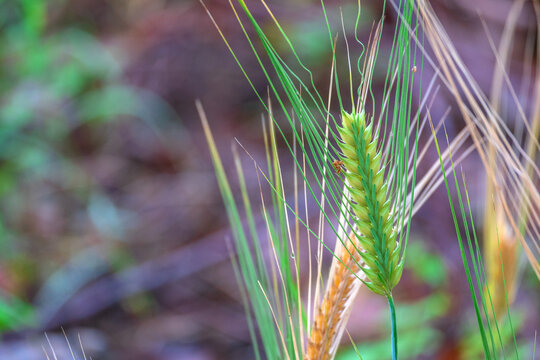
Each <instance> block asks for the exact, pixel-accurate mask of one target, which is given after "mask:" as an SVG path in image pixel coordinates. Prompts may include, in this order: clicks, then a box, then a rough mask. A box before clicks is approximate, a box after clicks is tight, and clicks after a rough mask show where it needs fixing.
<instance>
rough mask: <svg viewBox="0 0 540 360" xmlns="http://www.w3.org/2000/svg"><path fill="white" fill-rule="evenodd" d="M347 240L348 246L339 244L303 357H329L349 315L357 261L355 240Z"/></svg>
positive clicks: (314, 359) (318, 359) (313, 359)
mask: <svg viewBox="0 0 540 360" xmlns="http://www.w3.org/2000/svg"><path fill="white" fill-rule="evenodd" d="M350 240H351V241H350V242H349V244H348V246H347V247H345V246H341V248H340V252H339V254H336V256H337V258H335V260H334V269H333V271H332V272H331V276H330V279H329V282H328V287H327V289H326V292H325V294H324V297H323V300H322V302H321V304H320V306H319V307H318V309H317V313H316V314H315V320H314V323H313V328H312V330H311V334H310V337H309V340H308V348H307V351H306V356H305V357H304V358H305V360H329V359H332V358H333V355H334V354H335V350H336V349H337V345H338V344H337V343H338V340H339V338H340V337H341V331H340V330H341V328H342V326H344V325H345V324H344V323H345V321H346V320H347V317H348V314H349V311H348V310H350V306H348V305H349V304H350V303H352V300H354V298H355V296H356V294H357V292H358V291H357V290H358V288H359V286H357V285H358V284H360V283H359V281H358V280H357V278H356V277H357V275H356V272H358V270H359V266H358V264H359V262H360V261H361V258H360V255H359V253H358V251H357V250H356V249H357V248H358V243H355V237H354V236H351V239H350ZM351 254H352V255H353V256H351ZM337 259H340V260H341V261H339V260H337Z"/></svg>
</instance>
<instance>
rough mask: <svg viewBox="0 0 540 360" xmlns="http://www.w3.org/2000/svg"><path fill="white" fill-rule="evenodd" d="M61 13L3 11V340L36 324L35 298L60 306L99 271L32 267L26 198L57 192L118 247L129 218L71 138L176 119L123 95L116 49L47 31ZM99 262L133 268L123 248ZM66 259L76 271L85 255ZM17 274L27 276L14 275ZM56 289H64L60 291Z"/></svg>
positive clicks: (144, 95)
mask: <svg viewBox="0 0 540 360" xmlns="http://www.w3.org/2000/svg"><path fill="white" fill-rule="evenodd" d="M64 3H65V2H64V1H58V0H57V1H45V0H24V1H0V61H1V63H2V66H1V67H0V124H1V125H0V210H1V213H2V216H1V218H0V264H1V266H0V280H1V279H2V278H6V279H7V280H5V281H4V282H2V281H0V290H3V291H1V292H0V332H1V331H2V330H7V329H16V328H18V327H20V326H23V325H29V324H31V323H33V322H34V321H35V319H33V316H34V315H33V310H32V305H30V304H29V302H30V298H31V297H32V293H33V292H35V291H36V288H37V289H38V290H40V291H39V292H41V294H47V296H49V299H48V301H49V302H51V301H55V300H57V302H58V304H61V300H62V299H63V300H65V299H66V296H67V294H72V293H73V292H74V291H76V290H77V289H79V288H80V286H82V285H83V284H84V283H86V282H87V281H88V280H89V279H91V278H94V277H96V276H100V275H101V274H103V271H104V270H103V268H100V269H94V268H92V269H91V271H88V272H86V273H84V274H83V273H81V274H78V273H72V275H73V276H67V274H69V273H70V271H71V270H70V269H73V268H74V264H73V263H72V262H70V263H69V264H67V265H66V266H65V267H64V268H62V267H60V269H59V270H58V268H59V266H60V265H61V264H57V263H55V260H54V259H51V260H49V259H48V261H49V264H47V263H39V264H38V262H39V259H35V258H33V257H32V256H31V255H30V254H29V249H32V248H34V249H35V248H36V241H38V240H37V239H32V238H29V237H30V236H31V235H28V234H27V233H26V232H25V231H24V230H23V229H22V227H23V225H21V220H20V219H24V218H25V216H26V215H25V210H26V209H27V208H28V207H29V206H30V207H32V204H28V203H27V201H28V199H27V197H26V196H27V194H25V192H26V191H27V189H28V188H34V189H35V188H40V187H42V186H43V184H44V183H47V184H55V186H56V188H57V189H63V190H62V191H65V194H64V195H62V196H66V197H70V198H74V199H75V202H76V203H77V204H79V206H80V208H81V210H82V211H83V212H85V216H86V217H88V218H89V219H90V221H91V222H92V223H93V224H94V226H95V228H96V229H97V231H98V233H99V234H100V235H101V236H102V237H103V238H105V239H113V240H122V239H123V236H124V234H125V232H124V230H125V227H126V226H127V225H126V220H125V219H126V218H127V215H129V214H126V213H125V211H123V210H122V209H119V208H118V207H117V206H116V205H115V204H114V202H113V201H112V200H111V199H110V198H109V197H108V196H107V194H106V192H105V191H104V190H103V189H101V188H100V187H99V184H96V183H95V181H94V180H93V179H92V176H91V175H92V174H88V173H87V171H88V170H85V169H84V167H83V166H82V165H81V164H80V160H79V158H78V156H84V155H85V154H84V150H82V152H83V153H82V154H79V153H76V151H75V150H74V149H73V145H71V144H72V143H73V141H75V142H76V141H77V140H76V139H75V140H74V139H73V134H74V132H75V131H76V130H77V129H78V128H80V127H81V126H85V127H86V131H87V132H88V133H90V134H91V135H89V136H94V137H95V136H97V137H99V136H100V134H102V133H103V131H104V127H107V126H109V124H112V123H113V122H116V121H117V120H119V119H124V118H128V119H129V118H138V119H140V120H142V121H144V122H145V123H146V124H148V126H149V127H150V129H151V130H152V131H154V132H156V131H157V126H156V121H162V120H163V119H172V118H173V117H174V112H173V111H172V110H171V109H170V108H169V107H168V105H166V104H165V103H164V101H163V100H161V99H160V98H159V97H157V96H155V95H153V94H150V93H148V92H145V91H143V90H140V89H136V88H133V87H130V86H127V85H125V83H124V81H123V79H122V75H123V66H124V64H123V63H122V61H121V60H120V59H121V58H122V57H121V56H119V55H121V54H119V49H116V48H109V47H107V46H105V45H104V44H103V43H102V42H100V41H99V39H97V38H96V37H95V36H93V35H92V34H91V33H89V32H87V31H85V30H83V29H82V26H81V27H79V26H77V25H76V24H71V23H69V24H63V23H61V19H60V20H58V19H55V24H50V23H49V22H50V18H51V10H52V9H53V8H54V7H58V6H61V5H63V4H64ZM75 146H76V144H75ZM68 211H70V210H69V209H68ZM28 221H31V220H28ZM37 247H39V244H37ZM90 250H91V251H94V250H95V249H94V250H92V249H90ZM66 251H69V250H66ZM97 252H98V253H100V254H102V253H103V252H100V251H97ZM34 253H35V251H34ZM104 253H105V254H106V255H105V258H107V256H109V258H108V259H107V263H108V266H109V267H111V266H112V267H113V268H117V267H118V265H119V264H129V263H131V261H130V260H129V256H128V255H127V254H126V253H125V251H124V250H123V246H121V245H115V244H113V245H111V249H108V250H106V251H105V252H104ZM72 255H73V261H76V260H77V259H79V260H81V261H83V260H84V257H85V255H87V253H86V252H85V251H84V250H83V251H82V253H81V254H80V255H82V256H76V255H77V254H72ZM72 255H70V257H71V256H72ZM126 258H128V260H126ZM97 263H100V262H99V261H98V262H97ZM21 264H25V265H24V268H25V269H28V271H21ZM78 265H80V264H77V266H78ZM83 265H84V264H83ZM37 267H40V270H39V271H38V272H36V271H35V269H36V268H37ZM44 268H45V269H46V270H47V271H45V272H44V271H42V270H43V269H44ZM32 269H34V270H32ZM81 269H85V266H82V267H81ZM62 274H63V275H62ZM40 277H41V278H40ZM49 277H50V278H49ZM55 279H56V280H57V279H62V280H61V283H60V285H59V286H56V285H54V284H57V285H58V282H57V281H56V280H55ZM42 282H43V283H44V285H43V288H41V289H39V288H40V287H41V283H42ZM60 288H61V289H60ZM54 289H56V290H54ZM8 293H9V295H8ZM38 298H39V295H38Z"/></svg>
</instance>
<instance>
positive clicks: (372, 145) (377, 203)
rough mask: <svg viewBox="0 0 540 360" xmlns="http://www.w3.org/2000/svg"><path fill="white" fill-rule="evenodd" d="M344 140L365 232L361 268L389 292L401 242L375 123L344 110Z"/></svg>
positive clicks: (373, 284) (397, 273)
mask: <svg viewBox="0 0 540 360" xmlns="http://www.w3.org/2000/svg"><path fill="white" fill-rule="evenodd" d="M338 130H339V133H340V135H341V139H342V142H341V143H340V148H341V151H342V152H343V159H342V160H343V163H344V164H345V168H346V173H345V177H346V179H347V182H348V189H349V191H350V193H351V198H352V200H353V201H352V204H351V207H352V209H353V211H354V214H355V215H356V219H355V224H356V226H357V229H358V232H359V233H360V234H362V236H360V237H357V238H358V242H359V248H360V249H361V251H360V249H357V250H356V251H357V252H359V253H360V256H361V258H362V260H363V262H364V263H365V266H364V267H363V268H362V270H363V271H364V273H365V274H366V276H367V278H368V281H366V286H368V287H369V288H370V289H371V290H372V291H374V292H375V293H377V294H380V295H385V296H389V295H390V294H391V291H392V288H393V287H394V286H396V284H397V283H398V282H399V279H400V277H401V273H402V270H403V264H402V263H400V246H399V244H398V243H397V242H396V238H397V231H396V230H395V228H394V226H393V219H392V215H391V213H390V207H391V201H390V200H389V199H387V192H388V187H387V184H386V183H385V181H384V180H385V179H384V173H385V171H384V166H383V167H382V168H381V160H382V152H381V151H380V150H378V149H377V137H375V138H374V136H373V123H372V122H371V123H370V124H369V125H367V124H366V119H365V114H364V112H363V111H362V112H360V113H356V112H353V113H352V114H348V113H346V112H342V127H341V128H339V129H338Z"/></svg>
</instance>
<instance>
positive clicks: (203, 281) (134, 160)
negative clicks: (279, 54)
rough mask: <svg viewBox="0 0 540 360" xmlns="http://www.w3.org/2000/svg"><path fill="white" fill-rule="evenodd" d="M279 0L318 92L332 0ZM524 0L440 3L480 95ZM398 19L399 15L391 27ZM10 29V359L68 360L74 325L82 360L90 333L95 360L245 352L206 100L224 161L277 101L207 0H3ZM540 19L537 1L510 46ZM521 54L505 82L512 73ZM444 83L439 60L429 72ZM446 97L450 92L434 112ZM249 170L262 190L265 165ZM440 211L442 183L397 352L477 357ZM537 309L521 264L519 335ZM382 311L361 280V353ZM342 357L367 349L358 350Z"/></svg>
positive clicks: (444, 209)
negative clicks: (267, 99) (207, 136)
mask: <svg viewBox="0 0 540 360" xmlns="http://www.w3.org/2000/svg"><path fill="white" fill-rule="evenodd" d="M205 3H206V5H207V6H208V8H209V9H210V11H211V12H212V15H213V16H214V18H215V20H216V21H217V22H218V23H219V25H220V26H221V27H222V30H223V32H224V34H225V36H226V37H227V39H228V41H229V42H230V44H231V46H232V48H233V49H235V50H236V51H237V56H238V58H239V60H240V61H241V63H242V65H243V66H244V68H245V69H246V71H247V72H248V74H249V76H250V77H251V80H252V82H253V85H254V87H255V89H256V90H257V91H259V92H260V93H263V94H264V93H265V91H266V90H265V89H266V82H265V79H264V76H263V74H262V72H261V71H260V68H259V67H258V65H257V62H256V59H255V57H254V56H253V54H252V52H251V50H250V48H249V47H248V44H247V42H246V41H245V38H244V37H243V34H242V29H241V28H240V27H239V25H238V23H237V21H236V19H235V17H234V14H233V12H232V11H231V9H230V7H229V5H228V3H227V2H224V1H222V0H206V1H205ZM254 3H257V2H254ZM354 3H355V2H354V1H349V2H346V1H337V0H332V1H326V4H327V6H328V8H329V13H330V15H331V17H330V19H331V20H332V21H333V22H334V23H333V25H336V26H339V16H338V15H337V14H339V12H338V11H339V8H340V7H341V8H343V9H344V13H345V14H354V13H355V11H356V10H354V9H355V4H354ZM269 4H270V5H271V7H272V9H273V11H275V14H276V15H277V16H278V18H279V19H280V20H281V21H282V24H283V25H284V27H285V29H286V30H287V32H288V33H289V35H290V36H291V39H292V40H293V41H294V43H295V44H296V47H297V49H299V52H300V54H301V55H302V56H303V59H304V60H305V62H306V63H307V64H308V65H309V66H310V68H311V69H312V70H313V73H314V74H315V76H316V78H315V81H316V84H317V85H318V86H320V90H321V93H323V94H325V93H326V92H327V90H325V87H327V86H328V76H329V69H330V63H331V51H330V48H329V47H328V46H327V42H326V40H327V32H326V29H325V28H324V23H323V22H322V14H321V10H320V2H319V1H308V0H295V1H286V0H280V1H269ZM511 4H512V2H511V1H507V0H498V1H487V0H486V1H474V2H471V1H465V0H459V1H444V0H439V1H433V5H434V7H435V9H436V12H437V14H438V15H439V17H440V18H441V19H442V20H443V23H444V24H445V25H446V26H447V29H448V32H449V33H450V35H451V36H452V38H453V40H454V43H455V44H456V46H457V48H458V51H459V52H460V54H461V55H462V57H463V58H464V60H465V62H466V63H467V64H468V65H469V69H470V71H471V73H472V74H473V75H474V76H475V78H476V79H477V81H478V82H479V84H480V85H481V87H482V88H484V89H485V91H486V92H487V93H489V88H490V86H491V77H492V73H493V66H494V56H493V52H492V50H491V48H490V45H489V42H488V38H487V36H486V32H485V29H484V28H483V26H482V23H481V22H480V21H479V17H482V18H483V19H484V21H485V22H486V24H487V28H488V29H489V31H490V34H491V35H492V36H493V38H494V41H495V42H496V43H498V39H499V38H500V33H501V31H502V29H503V26H504V23H505V21H506V17H507V15H508V11H509V8H510V6H511ZM527 6H529V4H527ZM257 9H258V7H257V6H255V16H256V17H257V18H258V19H260V20H261V21H262V22H263V24H266V25H268V31H270V32H272V31H274V30H273V28H272V27H270V25H271V21H270V20H269V19H268V16H267V14H265V12H264V11H263V9H258V10H257ZM381 13H382V6H381V4H380V1H375V0H374V1H365V2H363V15H362V19H361V22H360V34H361V36H363V38H364V39H367V35H368V34H369V31H370V29H371V27H372V24H373V21H374V20H375V19H378V18H379V16H380V14H381ZM529 13H530V12H529ZM332 14H333V15H332ZM395 20H396V19H395V16H394V12H393V11H392V10H390V11H387V14H386V18H385V23H388V24H392V23H394V22H395ZM388 28H389V29H391V27H390V26H389V27H388ZM0 29H1V30H0V61H1V67H0V210H1V218H0V334H1V335H0V336H1V342H0V359H10V360H19V359H20V360H33V359H45V358H46V356H45V353H44V350H43V348H42V346H44V347H45V349H46V351H47V352H48V353H49V355H50V356H51V354H52V351H51V348H54V350H55V351H56V354H57V356H58V358H59V359H68V358H71V355H70V349H69V347H68V345H67V342H66V339H65V337H67V338H68V339H69V340H70V342H71V344H72V345H73V351H74V352H75V355H76V356H79V358H81V359H82V356H81V353H80V349H79V348H80V346H79V343H80V342H82V344H83V345H84V349H85V352H86V355H87V356H92V358H93V359H131V360H136V359H145V360H168V359H185V360H210V359H252V358H253V353H252V348H251V344H250V339H249V333H248V327H247V322H246V320H245V314H244V309H243V306H242V303H241V299H240V294H239V293H238V291H237V288H236V283H235V277H234V273H233V269H232V267H231V265H230V261H229V251H228V248H227V243H226V241H225V239H226V238H227V237H229V234H230V233H229V231H228V224H227V219H226V216H225V213H224V208H223V205H222V202H221V197H220V194H219V190H218V188H217V184H216V181H215V176H214V173H213V169H212V164H211V161H210V156H209V153H208V151H207V147H206V142H205V140H204V137H203V134H202V128H201V126H200V122H199V118H198V115H197V112H196V108H195V101H196V99H200V100H201V102H202V104H203V106H204V108H205V110H206V112H207V115H208V118H209V121H210V123H211V126H212V129H213V131H214V133H215V134H218V135H217V139H216V140H217V142H218V147H219V149H220V150H221V153H222V156H223V157H224V161H225V162H226V164H225V165H226V167H232V163H231V160H232V157H231V155H230V147H231V144H232V143H233V142H234V139H235V138H237V139H238V140H239V141H240V142H241V143H242V144H243V145H244V146H245V147H246V148H247V149H248V150H249V151H250V152H251V153H253V154H255V156H257V155H258V156H262V155H261V154H263V153H264V147H263V144H262V131H261V121H260V117H261V114H262V112H263V111H264V110H263V108H262V106H261V105H260V104H259V102H258V100H257V98H256V97H255V94H254V91H253V89H252V88H251V87H250V85H249V83H248V82H247V81H246V80H245V78H244V77H243V75H242V72H241V71H240V70H239V68H238V66H237V65H236V63H235V62H234V59H233V58H232V56H231V55H230V53H229V52H228V50H227V47H226V46H225V44H224V42H223V40H222V39H221V38H220V36H219V34H218V32H217V31H216V29H215V28H214V26H213V24H212V23H211V21H210V19H209V17H208V15H207V14H206V12H205V11H204V9H203V7H202V6H201V4H200V3H199V2H198V1H197V0H176V1H174V0H115V1H106V0H69V1H68V0H47V1H46V0H20V1H14V0H4V1H0ZM349 30H350V31H352V30H353V27H352V26H351V28H350V29H348V31H349ZM536 30H537V28H536V22H535V20H534V19H533V18H532V17H530V16H528V13H527V11H525V12H524V13H523V15H522V16H521V17H519V19H518V25H517V32H516V39H517V40H516V48H517V49H518V50H519V48H520V46H521V45H520V44H521V43H525V42H526V40H527V39H528V38H529V36H530V34H531V33H533V34H534V33H535V32H536ZM274 35H275V36H276V39H277V38H278V34H277V33H275V34H274ZM321 39H322V40H321ZM390 39H391V38H390ZM386 40H387V41H389V39H386ZM388 45H389V44H388V43H383V53H384V46H386V48H387V47H388ZM283 49H285V47H283ZM283 49H282V50H283ZM518 50H516V54H518V55H517V56H515V57H514V59H513V63H512V66H511V68H510V69H511V70H510V72H509V75H510V79H512V80H515V81H516V83H517V84H518V85H519V84H520V82H519V81H520V80H519V79H520V76H521V73H522V68H523V63H521V62H520V56H519V53H520V52H519V51H518ZM358 53H359V49H358V48H356V49H353V54H358ZM341 69H346V68H345V67H343V66H342V67H341ZM342 75H346V74H342ZM383 75H384V73H382V72H381V74H379V76H381V77H380V78H377V79H376V80H377V81H382V80H384V78H382V76H383ZM432 75H433V70H432V69H431V68H430V67H429V66H426V68H425V75H424V78H425V83H426V84H427V82H428V81H429V80H430V79H431V76H432ZM424 86H425V85H424ZM449 106H452V100H451V97H450V96H448V94H445V92H444V90H441V92H440V96H438V99H437V101H436V102H435V103H434V105H433V107H432V114H433V117H434V118H437V116H439V117H440V116H442V114H443V113H444V112H445V111H446V110H447V108H448V107H449ZM512 121H513V120H512V119H511V118H509V119H508V123H509V126H512ZM447 126H448V129H449V131H450V133H451V134H455V133H456V131H457V130H459V129H460V128H461V127H462V126H463V122H462V121H461V120H460V117H459V113H457V112H455V111H454V110H451V112H450V116H449V118H448V120H447ZM282 150H283V154H284V155H286V154H287V153H288V150H286V149H282ZM429 156H431V157H432V158H433V159H435V156H436V154H435V153H433V154H430V155H429ZM227 162H228V163H227ZM291 166H292V164H291ZM463 167H464V168H466V169H472V170H473V173H474V171H476V172H475V173H474V174H475V175H474V176H472V177H469V179H468V180H469V181H468V183H469V187H470V189H469V190H470V191H471V193H472V194H474V195H475V199H476V200H475V201H476V202H477V206H480V205H478V204H481V203H482V201H483V200H482V196H483V193H482V186H483V181H484V180H483V179H484V178H483V177H484V175H483V173H482V171H481V166H480V162H479V160H478V159H477V158H476V157H475V156H470V157H469V158H468V159H467V160H466V161H465V162H464V163H463ZM284 171H287V169H284ZM247 175H248V185H249V186H250V188H251V189H252V190H253V191H254V192H255V193H256V192H257V188H258V183H257V178H256V174H255V173H252V174H249V173H248V174H247ZM473 205H474V204H473ZM447 214H448V201H447V199H446V194H445V193H444V191H442V192H438V193H436V194H435V195H434V196H433V197H432V199H431V200H430V201H429V203H428V204H427V205H426V206H425V207H424V209H423V210H422V211H421V212H420V213H419V215H418V216H417V217H416V219H415V222H414V225H413V231H414V233H413V236H412V237H411V239H413V240H412V241H411V244H410V250H409V252H408V256H409V258H408V259H409V260H408V264H407V270H406V275H405V276H404V280H403V281H402V283H400V285H399V286H398V288H397V289H396V294H395V297H396V298H397V302H398V304H399V305H398V306H399V307H400V308H401V310H399V309H398V311H402V312H403V315H402V317H401V318H402V320H401V322H400V328H401V329H400V332H401V331H403V335H400V347H401V346H402V349H403V350H401V352H402V354H407V353H408V354H410V357H409V358H411V359H412V358H415V359H416V358H417V359H459V358H464V359H469V358H476V357H477V356H478V355H479V354H480V353H479V352H478V351H479V350H480V349H481V344H467V346H464V344H466V343H467V334H468V333H470V332H474V331H475V324H474V319H473V315H472V314H473V313H472V309H471V301H470V294H469V291H468V287H467V284H466V282H465V278H464V275H463V266H462V263H461V258H460V256H461V255H460V252H459V248H458V245H457V242H456V239H455V230H454V225H453V223H452V220H451V218H450V217H449V216H448V215H447ZM539 303H540V298H539V295H538V281H537V280H536V278H535V276H534V274H533V273H532V272H531V271H529V270H528V269H526V270H525V271H524V273H523V276H522V279H521V285H520V289H519V292H518V298H517V305H516V308H517V310H516V313H515V318H514V321H515V324H514V325H515V326H516V328H517V329H518V334H519V338H520V339H523V340H524V341H525V343H526V344H528V343H529V342H532V341H533V340H534V329H535V328H536V329H537V328H538V325H539V321H538V320H539V319H538V304H539ZM385 306H386V305H385V303H384V299H382V300H381V299H377V298H374V297H373V296H370V294H369V293H368V292H364V293H362V294H361V295H360V299H359V301H358V307H359V309H360V308H361V309H362V311H357V312H355V313H353V316H352V318H351V321H350V326H349V328H350V332H351V336H352V338H353V339H355V340H356V341H358V342H361V343H362V344H363V348H362V349H363V351H364V352H363V354H370V355H366V357H367V358H373V359H378V358H381V359H382V358H384V357H383V355H378V354H380V353H381V351H383V352H382V354H385V352H384V351H386V343H387V341H388V339H387V338H386V334H387V331H386V328H385V326H387V324H386V320H385V316H386V312H385V310H386V309H385ZM366 309H368V311H366ZM366 314H369V315H366ZM530 314H533V316H531V315H530ZM535 314H536V315H535ZM62 329H63V330H64V331H65V335H64V333H63V330H62ZM347 342H348V340H347ZM401 343H402V344H401ZM475 346H476V348H475ZM464 348H467V349H468V350H467V351H469V353H467V352H465V351H464V350H463V349H464ZM381 349H382V350H381ZM475 351H476V352H475ZM340 356H341V359H348V358H351V359H352V358H354V357H351V352H348V351H347V349H346V345H345V351H344V352H343V353H341V354H340ZM467 356H468V357H467ZM51 358H52V357H51Z"/></svg>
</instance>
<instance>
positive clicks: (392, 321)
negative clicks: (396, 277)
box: [386, 294, 398, 360]
mask: <svg viewBox="0 0 540 360" xmlns="http://www.w3.org/2000/svg"><path fill="white" fill-rule="evenodd" d="M386 298H387V299H388V307H389V308H390V325H391V326H392V335H391V341H392V360H398V354H397V325H396V307H395V306H394V298H393V297H392V294H389V295H388V296H387V297H386Z"/></svg>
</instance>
